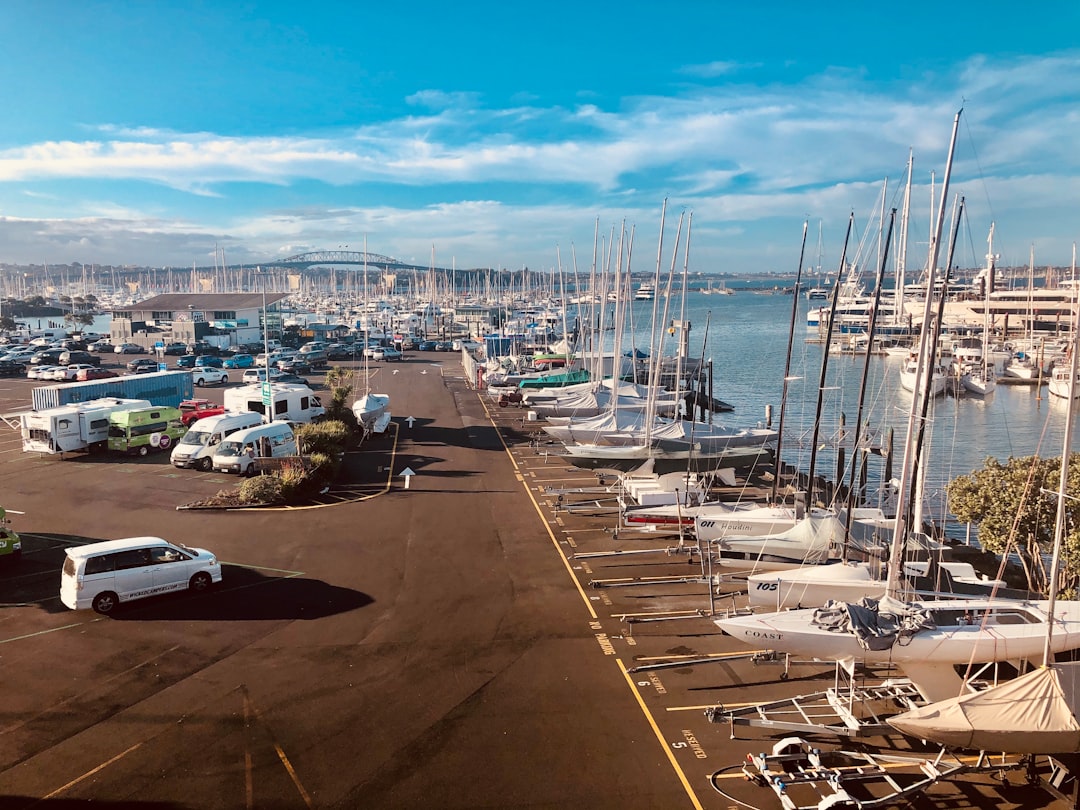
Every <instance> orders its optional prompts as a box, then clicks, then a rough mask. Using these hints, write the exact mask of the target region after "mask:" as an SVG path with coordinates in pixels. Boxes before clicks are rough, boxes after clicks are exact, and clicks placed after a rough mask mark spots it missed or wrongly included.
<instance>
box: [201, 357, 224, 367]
mask: <svg viewBox="0 0 1080 810" xmlns="http://www.w3.org/2000/svg"><path fill="white" fill-rule="evenodd" d="M224 364H225V361H224V360H222V359H221V358H220V357H216V356H214V355H209V354H200V355H198V356H197V357H196V358H195V365H196V366H203V367H207V366H211V367H213V368H221V367H222V366H223V365H224Z"/></svg>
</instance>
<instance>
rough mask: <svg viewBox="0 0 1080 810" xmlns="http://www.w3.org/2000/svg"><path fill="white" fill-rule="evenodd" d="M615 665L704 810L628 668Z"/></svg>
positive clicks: (695, 801) (696, 803)
mask: <svg viewBox="0 0 1080 810" xmlns="http://www.w3.org/2000/svg"><path fill="white" fill-rule="evenodd" d="M615 663H616V664H618V665H619V671H620V672H622V674H623V678H625V679H626V685H627V686H629V687H630V692H631V693H632V694H633V695H634V697H635V698H636V699H637V702H638V706H640V707H641V711H642V712H643V713H644V715H645V719H646V720H648V721H649V725H650V726H651V727H652V730H653V734H655V735H656V739H657V742H659V743H660V747H661V748H663V749H664V753H665V754H667V758H668V762H670V763H671V767H672V768H674V769H675V773H676V775H677V776H678V777H679V781H680V782H682V786H683V789H684V790H685V791H686V795H687V796H688V797H690V802H691V803H692V804H693V805H694V807H696V808H697V810H703V808H702V806H701V802H700V801H699V800H698V797H697V794H696V793H694V789H693V788H692V787H690V780H689V779H687V778H686V774H685V773H684V772H683V769H682V768H681V767H680V766H679V762H678V760H677V759H675V754H674V753H673V752H672V749H671V746H670V745H669V744H668V741H667V740H665V739H664V735H663V734H662V733H661V731H660V726H658V725H657V724H656V719H655V718H654V717H653V716H652V712H650V711H649V707H648V706H646V705H645V699H644V698H642V697H641V692H640V691H638V688H637V684H635V683H634V680H633V679H632V678H631V677H630V673H629V672H627V671H626V667H625V666H624V665H623V662H622V661H621V660H620V659H618V658H616V659H615Z"/></svg>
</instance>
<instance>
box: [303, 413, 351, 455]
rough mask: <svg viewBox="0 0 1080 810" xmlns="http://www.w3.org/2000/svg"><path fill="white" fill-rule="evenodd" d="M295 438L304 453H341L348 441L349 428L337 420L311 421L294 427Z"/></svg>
mask: <svg viewBox="0 0 1080 810" xmlns="http://www.w3.org/2000/svg"><path fill="white" fill-rule="evenodd" d="M296 440H297V442H299V444H300V447H301V448H303V452H305V453H312V454H313V453H325V454H327V455H332V454H336V453H341V452H343V451H344V450H345V448H346V447H347V446H348V443H349V428H348V426H347V425H346V424H345V423H344V422H341V421H339V420H328V421H325V422H313V423H311V424H309V425H300V426H299V427H298V428H297V429H296Z"/></svg>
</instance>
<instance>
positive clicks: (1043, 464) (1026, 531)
mask: <svg viewBox="0 0 1080 810" xmlns="http://www.w3.org/2000/svg"><path fill="white" fill-rule="evenodd" d="M1060 477H1061V459H1060V458H1056V459H1055V458H1040V457H1038V456H1027V457H1025V458H1009V459H1008V461H1006V462H1005V463H1004V464H1002V463H1001V462H999V461H998V460H997V459H994V458H987V459H986V461H985V463H984V466H983V468H982V469H981V470H975V471H974V472H973V473H971V474H969V475H962V476H960V477H959V478H956V479H954V480H952V481H950V482H949V485H948V494H949V509H950V511H951V512H952V513H953V514H954V515H956V517H957V518H959V519H960V520H962V521H964V522H970V523H977V524H978V526H979V543H980V544H981V545H982V546H983V548H985V549H986V550H987V551H991V552H993V553H995V554H1009V553H1015V554H1017V555H1018V556H1019V558H1020V562H1021V564H1022V565H1023V568H1024V573H1025V574H1026V576H1027V580H1028V588H1029V589H1030V590H1033V591H1039V592H1042V593H1048V592H1049V585H1050V583H1049V582H1048V580H1047V577H1048V574H1049V572H1048V571H1047V570H1046V566H1044V565H1043V562H1042V555H1043V554H1044V553H1046V552H1048V551H1050V550H1051V548H1052V547H1053V542H1054V530H1055V526H1056V520H1057V502H1058V498H1057V495H1056V494H1053V493H1056V492H1057V489H1058V484H1059V481H1060ZM1069 493H1080V454H1073V455H1071V456H1070V457H1069V471H1068V485H1067V487H1066V494H1069ZM1061 561H1062V565H1061V576H1060V578H1059V580H1058V583H1057V587H1058V594H1059V595H1061V596H1063V597H1068V598H1073V597H1072V595H1073V594H1075V593H1076V592H1077V589H1078V586H1080V501H1078V500H1076V499H1074V498H1066V499H1065V534H1064V537H1063V541H1062V554H1061Z"/></svg>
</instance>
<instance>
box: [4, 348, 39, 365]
mask: <svg viewBox="0 0 1080 810" xmlns="http://www.w3.org/2000/svg"><path fill="white" fill-rule="evenodd" d="M35 354H37V352H36V351H35V350H34V349H12V350H11V351H9V352H8V353H7V354H5V355H4V359H5V360H7V361H8V362H11V363H22V364H23V365H26V364H27V363H29V362H30V359H31V358H32V357H33V356H34V355H35Z"/></svg>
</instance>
